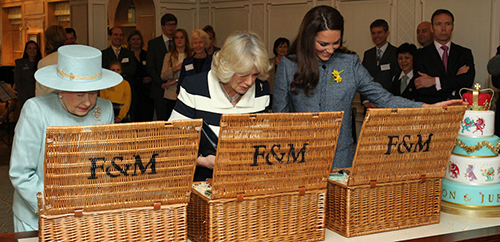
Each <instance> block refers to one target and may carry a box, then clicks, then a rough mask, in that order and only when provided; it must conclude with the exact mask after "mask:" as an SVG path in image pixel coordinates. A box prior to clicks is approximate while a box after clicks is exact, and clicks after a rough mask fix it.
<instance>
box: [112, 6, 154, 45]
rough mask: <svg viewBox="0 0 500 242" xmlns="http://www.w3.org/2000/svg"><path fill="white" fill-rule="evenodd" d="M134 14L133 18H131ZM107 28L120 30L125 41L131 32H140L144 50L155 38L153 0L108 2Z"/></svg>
mask: <svg viewBox="0 0 500 242" xmlns="http://www.w3.org/2000/svg"><path fill="white" fill-rule="evenodd" d="M134 12H135V16H133V14H134ZM134 20H135V21H134ZM108 27H109V28H112V27H120V28H122V29H123V32H124V34H125V39H126V38H127V36H128V34H129V33H130V32H131V31H132V30H134V29H137V30H140V31H141V33H142V36H143V38H144V48H145V49H146V48H147V44H148V41H149V40H150V39H153V38H154V37H156V36H155V29H156V17H155V6H154V2H153V0H109V2H108Z"/></svg>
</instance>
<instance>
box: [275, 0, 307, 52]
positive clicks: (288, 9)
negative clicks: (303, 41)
mask: <svg viewBox="0 0 500 242" xmlns="http://www.w3.org/2000/svg"><path fill="white" fill-rule="evenodd" d="M312 7H313V5H312V3H310V2H303V3H288V4H271V5H268V23H267V26H268V38H267V47H268V48H267V49H268V53H269V56H270V57H272V56H274V54H273V45H274V41H275V40H276V39H277V38H279V37H285V38H287V39H288V40H290V44H292V42H293V41H294V40H295V38H296V37H297V33H298V31H299V27H300V23H301V22H302V18H304V15H306V13H307V11H309V10H310V9H311V8H312Z"/></svg>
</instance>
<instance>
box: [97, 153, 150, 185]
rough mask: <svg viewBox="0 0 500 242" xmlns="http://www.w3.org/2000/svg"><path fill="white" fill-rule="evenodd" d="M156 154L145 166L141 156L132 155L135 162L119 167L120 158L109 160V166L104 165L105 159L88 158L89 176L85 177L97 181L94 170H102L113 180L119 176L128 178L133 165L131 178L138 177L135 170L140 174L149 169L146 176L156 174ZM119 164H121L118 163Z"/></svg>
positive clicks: (121, 159) (121, 158)
mask: <svg viewBox="0 0 500 242" xmlns="http://www.w3.org/2000/svg"><path fill="white" fill-rule="evenodd" d="M157 156H158V154H153V155H152V156H151V159H149V162H148V163H147V164H146V166H144V165H143V163H142V160H141V156H140V155H134V156H133V157H134V160H135V162H134V163H133V164H122V165H121V166H120V165H119V164H117V162H116V161H117V160H120V161H123V157H122V156H117V157H113V159H111V161H110V164H109V165H107V164H106V159H105V158H104V157H98V158H90V159H89V161H90V176H89V177H87V179H97V176H96V169H102V171H104V172H105V173H106V175H107V176H108V177H111V178H114V177H118V176H120V175H123V176H128V175H129V169H130V167H131V166H132V165H133V166H134V173H132V176H137V175H139V174H138V173H137V170H140V171H141V173H140V174H144V173H146V171H147V170H148V167H149V169H150V170H151V171H150V172H149V173H147V174H156V157H157ZM120 163H121V162H120Z"/></svg>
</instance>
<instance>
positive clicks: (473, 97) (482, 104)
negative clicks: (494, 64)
mask: <svg viewBox="0 0 500 242" xmlns="http://www.w3.org/2000/svg"><path fill="white" fill-rule="evenodd" d="M462 91H467V92H466V93H464V94H462ZM459 93H460V96H461V97H462V100H464V101H465V102H467V103H468V106H467V107H468V108H469V110H474V111H487V110H489V109H490V106H491V100H492V99H493V95H494V94H495V92H494V91H493V89H491V88H486V89H481V84H479V83H476V84H474V89H471V88H462V89H460V92H459Z"/></svg>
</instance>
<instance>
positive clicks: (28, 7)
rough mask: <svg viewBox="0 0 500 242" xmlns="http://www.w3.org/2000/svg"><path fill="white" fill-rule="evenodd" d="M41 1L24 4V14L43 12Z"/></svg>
mask: <svg viewBox="0 0 500 242" xmlns="http://www.w3.org/2000/svg"><path fill="white" fill-rule="evenodd" d="M44 11H45V8H44V7H43V2H31V3H25V4H24V15H26V16H28V15H37V14H44Z"/></svg>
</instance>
